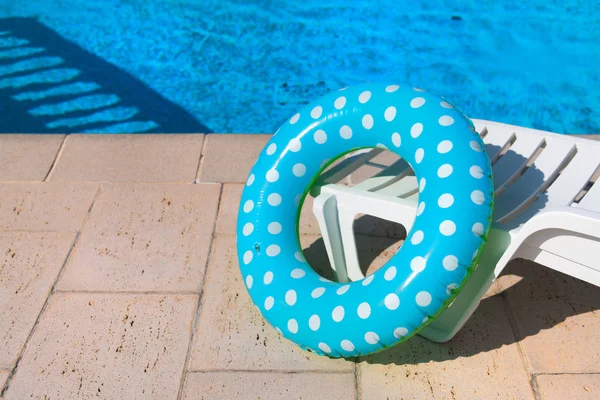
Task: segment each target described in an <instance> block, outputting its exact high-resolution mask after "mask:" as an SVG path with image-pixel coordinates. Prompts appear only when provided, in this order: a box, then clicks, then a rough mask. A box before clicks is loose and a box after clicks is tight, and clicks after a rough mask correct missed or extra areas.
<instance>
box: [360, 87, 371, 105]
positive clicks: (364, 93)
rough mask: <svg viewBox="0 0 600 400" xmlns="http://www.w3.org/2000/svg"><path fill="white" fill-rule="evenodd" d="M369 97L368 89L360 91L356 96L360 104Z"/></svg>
mask: <svg viewBox="0 0 600 400" xmlns="http://www.w3.org/2000/svg"><path fill="white" fill-rule="evenodd" d="M370 98H371V92H369V91H368V90H365V91H364V92H362V93H361V94H360V96H358V101H360V102H361V103H362V104H365V103H366V102H367V101H369V99H370Z"/></svg>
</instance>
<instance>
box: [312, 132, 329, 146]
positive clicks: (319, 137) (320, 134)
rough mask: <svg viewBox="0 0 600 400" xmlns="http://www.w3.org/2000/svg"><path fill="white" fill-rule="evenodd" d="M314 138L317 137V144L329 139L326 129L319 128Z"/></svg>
mask: <svg viewBox="0 0 600 400" xmlns="http://www.w3.org/2000/svg"><path fill="white" fill-rule="evenodd" d="M314 139H315V142H317V144H323V143H325V142H326V141H327V134H326V133H325V131H324V130H322V129H319V130H318V131H316V132H315V135H314Z"/></svg>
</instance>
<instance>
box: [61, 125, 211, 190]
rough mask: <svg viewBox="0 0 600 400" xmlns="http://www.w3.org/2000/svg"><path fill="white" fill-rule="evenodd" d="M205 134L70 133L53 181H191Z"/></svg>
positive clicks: (196, 167)
mask: <svg viewBox="0 0 600 400" xmlns="http://www.w3.org/2000/svg"><path fill="white" fill-rule="evenodd" d="M203 141H204V135H201V134H197V135H143V134H141V135H69V137H68V138H67V141H66V143H65V147H64V151H63V153H62V155H61V157H60V159H59V160H58V162H57V164H56V168H55V170H54V172H53V173H52V176H51V177H50V180H51V181H110V182H122V181H127V182H192V181H193V180H194V178H195V175H196V171H197V169H198V163H199V160H200V154H201V152H202V143H203Z"/></svg>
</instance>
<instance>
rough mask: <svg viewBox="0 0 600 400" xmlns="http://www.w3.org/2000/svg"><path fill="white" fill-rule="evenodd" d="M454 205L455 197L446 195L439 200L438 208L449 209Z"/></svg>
mask: <svg viewBox="0 0 600 400" xmlns="http://www.w3.org/2000/svg"><path fill="white" fill-rule="evenodd" d="M452 204H454V196H452V195H451V194H450V193H444V194H443V195H441V196H440V197H439V199H438V206H440V207H441V208H448V207H450V206H451V205H452Z"/></svg>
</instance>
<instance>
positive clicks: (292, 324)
mask: <svg viewBox="0 0 600 400" xmlns="http://www.w3.org/2000/svg"><path fill="white" fill-rule="evenodd" d="M288 331H290V332H291V333H298V322H297V321H296V320H295V319H293V318H292V319H290V320H289V321H288Z"/></svg>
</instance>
